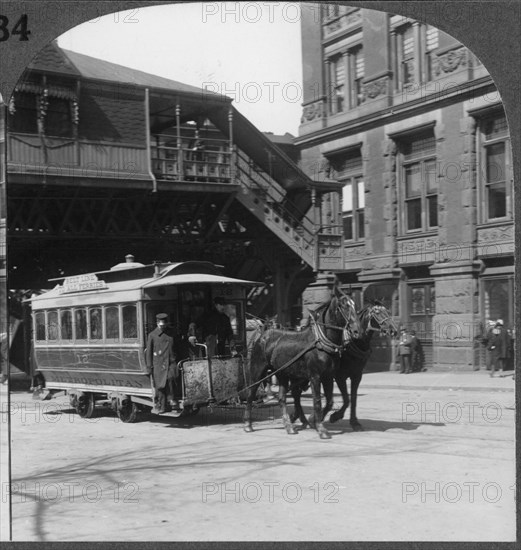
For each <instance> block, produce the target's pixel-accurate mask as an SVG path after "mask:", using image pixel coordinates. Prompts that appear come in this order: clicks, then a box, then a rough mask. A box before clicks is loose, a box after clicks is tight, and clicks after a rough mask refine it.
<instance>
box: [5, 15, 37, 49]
mask: <svg viewBox="0 0 521 550" xmlns="http://www.w3.org/2000/svg"><path fill="white" fill-rule="evenodd" d="M8 25H9V18H8V17H6V16H5V15H0V42H5V41H6V40H9V38H10V37H11V36H16V35H19V36H20V40H29V35H30V34H31V31H30V30H28V28H27V14H25V13H24V14H23V15H22V16H21V17H20V19H18V21H17V22H16V24H15V26H14V27H13V29H12V30H11V32H9V29H8V28H7V27H8Z"/></svg>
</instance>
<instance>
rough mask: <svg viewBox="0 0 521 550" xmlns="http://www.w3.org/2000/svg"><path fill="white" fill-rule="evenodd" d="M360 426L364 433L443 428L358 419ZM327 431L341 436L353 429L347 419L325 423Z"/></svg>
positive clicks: (429, 423)
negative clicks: (424, 427)
mask: <svg viewBox="0 0 521 550" xmlns="http://www.w3.org/2000/svg"><path fill="white" fill-rule="evenodd" d="M358 421H359V422H360V424H361V425H362V427H363V430H362V431H364V432H386V431H387V430H394V429H399V430H406V431H410V430H417V429H418V428H419V427H421V426H440V427H441V426H445V423H443V422H399V421H389V420H369V419H366V420H364V419H363V418H362V419H360V418H359V419H358ZM326 426H327V429H328V430H329V431H330V432H331V433H332V434H335V433H336V434H342V433H345V432H353V431H354V430H353V428H352V427H351V424H350V423H349V419H343V420H339V421H338V422H335V423H334V424H331V423H330V422H326Z"/></svg>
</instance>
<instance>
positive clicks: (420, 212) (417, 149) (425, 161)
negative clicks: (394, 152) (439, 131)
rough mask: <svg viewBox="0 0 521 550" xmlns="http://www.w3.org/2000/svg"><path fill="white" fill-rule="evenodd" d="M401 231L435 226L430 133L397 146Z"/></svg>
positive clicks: (433, 144)
mask: <svg viewBox="0 0 521 550" xmlns="http://www.w3.org/2000/svg"><path fill="white" fill-rule="evenodd" d="M399 148H400V153H401V166H400V170H401V181H402V185H401V189H402V196H403V198H404V201H403V202H404V210H403V215H402V218H403V227H404V232H405V233H407V232H415V231H418V232H419V231H430V230H434V229H436V228H437V227H438V183H437V177H436V141H435V137H434V133H433V132H432V130H429V131H428V132H424V133H422V134H419V135H416V136H414V137H412V138H409V139H404V140H401V141H400V143H399Z"/></svg>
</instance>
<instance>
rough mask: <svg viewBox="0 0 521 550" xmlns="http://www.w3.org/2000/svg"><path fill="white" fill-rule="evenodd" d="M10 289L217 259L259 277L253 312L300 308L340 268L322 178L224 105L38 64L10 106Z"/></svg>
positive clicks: (125, 79) (153, 82)
mask: <svg viewBox="0 0 521 550" xmlns="http://www.w3.org/2000/svg"><path fill="white" fill-rule="evenodd" d="M6 147H7V177H8V185H7V196H8V201H7V204H8V209H7V239H8V258H9V262H8V264H9V265H8V269H9V272H8V276H9V286H10V288H18V289H22V288H23V289H27V288H45V287H46V286H47V285H48V283H47V280H48V279H49V278H52V277H56V276H61V275H64V276H66V275H68V274H71V273H81V272H91V271H95V270H97V269H100V268H101V267H102V266H104V265H107V264H111V263H114V261H116V260H118V259H120V258H121V257H123V256H125V255H126V254H127V253H132V254H134V255H135V257H136V259H137V260H139V261H140V262H143V263H151V262H153V261H155V260H160V261H161V260H162V261H185V260H191V259H204V260H209V261H212V262H215V263H218V264H222V265H223V266H224V269H225V272H226V273H227V274H228V275H230V276H235V277H239V278H248V279H252V280H261V281H264V282H265V283H267V285H266V287H265V288H264V289H262V290H260V289H253V290H252V291H251V294H250V297H249V307H250V308H251V311H252V312H253V313H255V314H257V315H268V314H269V315H274V314H277V315H278V317H279V319H280V320H281V322H283V323H291V322H295V318H296V317H298V315H299V314H298V311H292V308H291V306H292V304H295V303H298V297H299V295H300V294H301V293H302V291H303V290H304V288H306V286H307V285H309V284H310V283H312V282H313V281H314V280H315V279H316V277H317V275H318V274H321V273H328V272H333V271H334V270H336V269H340V268H341V267H342V265H343V263H342V250H343V246H342V244H343V238H342V235H341V234H340V227H339V221H340V220H339V219H336V217H335V216H336V215H333V217H332V218H331V219H328V220H327V223H326V221H325V220H322V219H321V214H320V211H321V209H320V201H321V197H322V195H323V194H324V193H327V192H331V191H339V190H340V188H339V186H338V184H337V183H336V182H333V181H327V180H322V181H316V180H314V179H312V178H310V177H309V176H308V175H306V174H305V173H304V172H303V171H302V170H301V169H300V168H299V167H298V166H297V164H296V163H295V162H294V161H293V160H291V159H290V158H289V156H287V155H286V154H285V153H284V152H283V151H282V150H281V149H279V148H278V147H277V146H276V145H275V144H274V143H273V142H272V140H270V139H269V137H267V136H266V135H265V134H263V133H262V132H261V131H259V130H258V129H257V128H256V127H255V126H254V125H253V124H251V123H250V122H249V121H248V120H247V119H246V118H245V117H244V116H243V115H241V114H240V113H239V112H238V111H237V110H236V109H235V108H234V106H233V105H232V100H231V99H230V98H228V97H225V96H222V95H218V94H215V93H212V92H209V91H205V90H201V89H199V88H196V87H193V86H189V85H186V84H183V83H181V82H176V81H172V80H168V79H165V78H162V77H158V76H155V75H151V74H147V73H143V72H140V71H135V70H132V69H129V68H127V67H122V66H119V65H114V64H112V63H108V62H106V61H102V60H99V59H95V58H91V57H88V56H84V55H81V54H78V53H74V52H70V51H65V50H63V49H61V48H60V47H59V46H58V45H57V43H56V42H53V43H51V44H50V45H48V46H47V47H46V48H44V49H43V50H42V51H41V52H40V53H39V54H38V55H37V56H36V58H35V59H34V60H33V62H32V63H31V65H30V66H29V67H28V68H27V70H26V71H25V73H24V75H23V77H22V79H21V80H20V82H19V83H18V85H17V87H16V89H15V92H14V94H13V96H12V97H11V98H10V100H9V103H8V133H7V143H6Z"/></svg>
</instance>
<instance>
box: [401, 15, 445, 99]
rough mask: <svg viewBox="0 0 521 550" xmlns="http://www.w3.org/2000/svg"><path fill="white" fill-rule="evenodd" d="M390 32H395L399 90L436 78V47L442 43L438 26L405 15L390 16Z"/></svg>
mask: <svg viewBox="0 0 521 550" xmlns="http://www.w3.org/2000/svg"><path fill="white" fill-rule="evenodd" d="M391 31H392V33H393V34H395V39H394V41H393V44H394V47H393V50H394V51H393V57H394V60H395V61H394V63H395V71H396V81H395V84H396V89H397V90H403V89H405V88H406V87H407V86H409V85H412V84H420V83H423V82H428V81H430V80H432V79H433V78H434V76H435V75H434V59H435V55H436V54H435V50H437V49H438V46H439V31H438V29H437V28H436V27H432V26H431V25H425V24H423V23H419V22H417V21H415V22H414V23H413V22H412V21H410V20H408V22H407V23H406V24H403V18H398V19H395V20H394V23H393V18H391Z"/></svg>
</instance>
